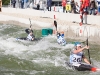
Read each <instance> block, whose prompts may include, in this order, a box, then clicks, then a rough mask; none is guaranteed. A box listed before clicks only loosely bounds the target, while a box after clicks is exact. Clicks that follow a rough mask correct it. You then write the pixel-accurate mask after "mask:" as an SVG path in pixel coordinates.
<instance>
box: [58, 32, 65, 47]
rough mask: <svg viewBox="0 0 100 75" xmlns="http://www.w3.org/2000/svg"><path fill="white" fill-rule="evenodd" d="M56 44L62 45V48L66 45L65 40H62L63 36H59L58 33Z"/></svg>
mask: <svg viewBox="0 0 100 75" xmlns="http://www.w3.org/2000/svg"><path fill="white" fill-rule="evenodd" d="M57 42H58V44H60V45H63V46H65V45H66V40H65V39H64V34H61V33H59V32H58V33H57Z"/></svg>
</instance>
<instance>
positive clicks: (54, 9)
mask: <svg viewBox="0 0 100 75" xmlns="http://www.w3.org/2000/svg"><path fill="white" fill-rule="evenodd" d="M55 10H56V8H55V6H54V12H55ZM55 19H56V15H55V13H54V20H55Z"/></svg>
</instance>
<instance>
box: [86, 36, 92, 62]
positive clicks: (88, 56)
mask: <svg viewBox="0 0 100 75" xmlns="http://www.w3.org/2000/svg"><path fill="white" fill-rule="evenodd" d="M86 42H87V46H88V37H87V40H86ZM88 57H89V62H90V64H91V59H90V51H89V49H88Z"/></svg>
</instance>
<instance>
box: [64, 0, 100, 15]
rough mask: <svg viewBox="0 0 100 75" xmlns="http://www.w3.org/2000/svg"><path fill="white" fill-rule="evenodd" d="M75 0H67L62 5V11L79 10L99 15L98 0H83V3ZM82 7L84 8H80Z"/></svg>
mask: <svg viewBox="0 0 100 75" xmlns="http://www.w3.org/2000/svg"><path fill="white" fill-rule="evenodd" d="M82 1H83V0H80V2H79V3H78V2H76V1H75V0H71V1H67V2H66V5H65V6H64V5H63V4H62V6H63V8H64V7H65V8H64V9H63V12H65V11H66V12H70V13H80V10H83V11H86V12H87V14H89V15H97V14H98V15H100V0H84V1H86V2H85V3H83V2H82ZM82 7H84V9H83V8H82Z"/></svg>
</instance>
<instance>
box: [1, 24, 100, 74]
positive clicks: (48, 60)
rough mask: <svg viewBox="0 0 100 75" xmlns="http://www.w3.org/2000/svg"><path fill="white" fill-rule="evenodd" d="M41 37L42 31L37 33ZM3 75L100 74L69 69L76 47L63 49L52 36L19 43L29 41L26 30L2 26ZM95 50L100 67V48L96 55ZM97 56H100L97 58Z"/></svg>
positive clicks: (92, 51) (94, 56) (95, 57)
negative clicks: (21, 38) (71, 51)
mask: <svg viewBox="0 0 100 75" xmlns="http://www.w3.org/2000/svg"><path fill="white" fill-rule="evenodd" d="M34 33H35V35H36V37H38V38H40V37H41V30H34ZM0 36H1V37H0V75H99V74H100V72H87V71H86V72H78V71H73V70H72V69H71V68H69V67H68V66H67V65H66V64H65V62H66V61H68V59H69V54H70V50H71V48H72V47H73V44H67V45H66V46H60V45H58V44H57V42H56V37H55V36H51V35H49V36H48V37H42V39H41V40H39V41H35V42H29V41H24V40H16V38H17V37H25V36H27V34H26V33H25V28H24V27H18V26H15V25H4V24H3V25H0ZM94 49H95V48H92V49H91V54H92V55H91V57H92V62H93V63H94V65H96V66H97V67H100V61H99V60H100V58H99V57H100V55H99V53H100V51H99V50H98V49H99V46H98V48H96V49H97V52H96V53H95V50H94ZM96 54H97V55H96Z"/></svg>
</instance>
